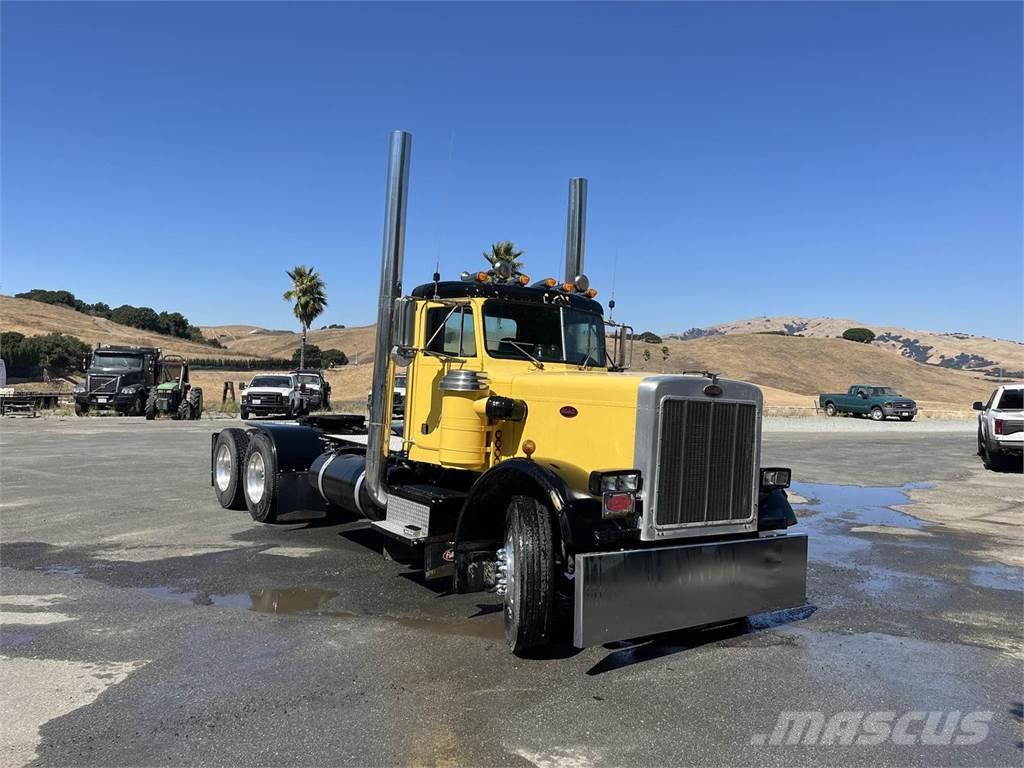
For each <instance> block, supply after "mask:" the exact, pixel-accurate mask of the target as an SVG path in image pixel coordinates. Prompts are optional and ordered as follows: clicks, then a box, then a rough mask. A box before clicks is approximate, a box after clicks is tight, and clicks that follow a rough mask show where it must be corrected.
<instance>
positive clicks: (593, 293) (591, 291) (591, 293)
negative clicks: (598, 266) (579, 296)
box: [583, 288, 597, 299]
mask: <svg viewBox="0 0 1024 768" xmlns="http://www.w3.org/2000/svg"><path fill="white" fill-rule="evenodd" d="M583 295H584V296H586V297H587V298H588V299H592V298H594V297H595V296H597V289H595V288H588V289H587V292H586V293H584V294H583Z"/></svg>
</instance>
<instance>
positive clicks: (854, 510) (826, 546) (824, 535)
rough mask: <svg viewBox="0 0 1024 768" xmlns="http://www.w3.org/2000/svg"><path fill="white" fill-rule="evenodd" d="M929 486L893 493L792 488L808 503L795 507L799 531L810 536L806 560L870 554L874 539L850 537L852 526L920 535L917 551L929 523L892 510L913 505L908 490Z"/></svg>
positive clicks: (915, 485)
mask: <svg viewBox="0 0 1024 768" xmlns="http://www.w3.org/2000/svg"><path fill="white" fill-rule="evenodd" d="M929 487H931V486H930V485H929V484H926V483H908V484H906V485H903V486H899V487H895V488H894V487H881V488H872V487H864V486H859V485H827V484H824V483H793V490H794V491H795V492H796V493H797V494H798V495H799V496H802V497H804V498H805V499H807V501H806V503H803V504H795V505H794V508H795V509H796V512H797V515H798V517H799V518H800V525H799V528H800V529H802V530H803V531H805V532H806V533H807V534H808V536H809V537H810V547H809V552H808V556H809V557H810V559H811V560H817V561H825V562H835V561H841V560H844V559H848V558H849V557H850V556H851V555H854V554H856V553H857V552H861V551H864V550H867V549H870V547H871V546H872V542H871V540H870V539H869V538H865V537H863V536H858V535H855V534H853V533H851V531H850V529H851V528H853V527H865V528H869V529H873V530H874V532H879V533H880V532H891V533H893V534H894V535H899V534H901V533H906V534H907V535H908V536H913V535H916V536H917V538H918V539H919V541H918V542H916V543H915V546H921V544H920V534H923V533H925V531H926V529H927V528H928V527H929V524H928V523H925V522H923V521H921V520H918V519H917V518H916V517H914V516H912V515H908V514H907V513H905V512H900V511H898V510H896V509H893V507H895V506H898V505H904V504H909V503H911V502H910V499H909V497H908V493H909V492H910V491H912V490H915V489H919V488H929ZM901 543H904V544H905V543H906V542H902V541H901Z"/></svg>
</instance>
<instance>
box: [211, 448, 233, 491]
mask: <svg viewBox="0 0 1024 768" xmlns="http://www.w3.org/2000/svg"><path fill="white" fill-rule="evenodd" d="M231 469H232V467H231V451H229V450H228V447H227V445H224V444H222V445H221V446H220V448H218V449H217V462H216V464H215V465H214V477H215V479H216V482H217V490H219V491H226V490H227V489H228V486H229V485H231Z"/></svg>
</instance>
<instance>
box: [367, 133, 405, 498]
mask: <svg viewBox="0 0 1024 768" xmlns="http://www.w3.org/2000/svg"><path fill="white" fill-rule="evenodd" d="M411 153H412V134H411V133H408V132H407V131H393V132H392V133H391V143H390V145H389V147H388V186H387V194H386V196H385V206H384V246H383V254H382V256H381V265H380V296H379V298H378V303H377V338H376V344H375V347H374V358H373V382H372V384H371V388H370V419H369V425H368V426H369V428H368V434H367V442H366V480H365V482H366V489H367V491H368V495H369V497H370V500H371V501H373V503H374V504H375V505H376V506H378V507H381V508H382V509H383V508H386V507H387V503H388V489H387V482H386V480H385V474H384V473H385V469H386V467H387V460H388V452H389V443H390V439H391V408H392V403H391V400H392V392H393V389H394V366H393V365H392V363H391V348H392V346H393V338H392V335H393V330H392V329H393V323H392V317H393V314H394V310H395V300H396V299H398V298H400V297H401V295H402V261H403V258H404V255H405V206H406V201H407V198H408V193H409V156H410V154H411Z"/></svg>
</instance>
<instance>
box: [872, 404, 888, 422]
mask: <svg viewBox="0 0 1024 768" xmlns="http://www.w3.org/2000/svg"><path fill="white" fill-rule="evenodd" d="M871 420H872V421H884V420H885V413H884V412H883V411H882V409H881V408H879V407H878V406H877V405H876V406H874V407H873V408H872V409H871Z"/></svg>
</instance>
